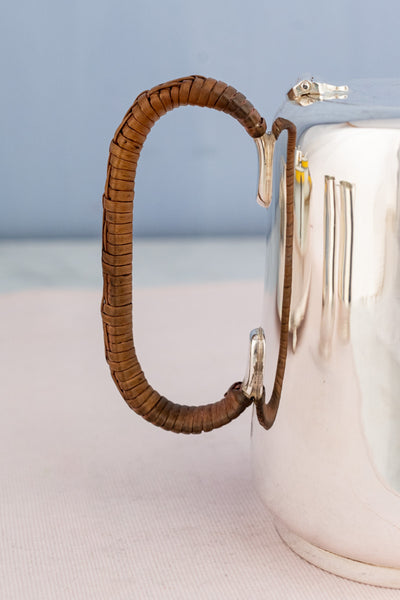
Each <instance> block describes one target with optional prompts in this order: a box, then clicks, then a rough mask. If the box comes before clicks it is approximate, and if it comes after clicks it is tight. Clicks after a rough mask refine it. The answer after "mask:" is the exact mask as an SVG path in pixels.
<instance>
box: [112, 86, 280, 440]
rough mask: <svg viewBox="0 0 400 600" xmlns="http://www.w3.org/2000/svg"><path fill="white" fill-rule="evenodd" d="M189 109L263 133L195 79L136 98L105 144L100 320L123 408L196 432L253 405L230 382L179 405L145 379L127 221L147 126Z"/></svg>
mask: <svg viewBox="0 0 400 600" xmlns="http://www.w3.org/2000/svg"><path fill="white" fill-rule="evenodd" d="M188 104H189V105H195V106H207V107H209V108H215V109H216V110H221V111H223V112H225V113H227V114H229V115H231V116H233V117H234V118H235V119H237V120H238V121H239V123H241V124H242V125H243V127H244V128H245V129H246V131H247V132H248V133H249V135H250V136H252V137H254V138H256V137H259V136H261V135H263V134H264V133H265V131H266V123H265V121H264V119H263V118H262V117H260V115H259V113H258V112H257V111H256V109H255V108H254V107H253V105H252V104H251V103H250V102H249V101H248V100H247V99H246V98H245V97H244V96H243V95H242V94H240V93H239V92H237V91H236V90H235V89H234V88H233V87H231V86H228V85H227V84H225V83H223V82H221V81H216V80H215V79H211V78H205V77H200V76H191V77H185V78H182V79H176V80H174V81H169V82H167V83H164V84H162V85H159V86H157V87H154V88H152V89H151V90H149V91H146V92H143V93H142V94H140V95H139V96H138V97H137V98H136V100H135V102H134V103H133V105H132V107H131V108H130V109H129V111H128V112H127V114H126V115H125V117H124V119H123V121H122V123H121V125H120V126H119V127H118V129H117V131H116V133H115V135H114V138H113V140H112V141H111V144H110V155H109V159H108V168H107V180H106V185H105V192H104V196H103V209H104V212H103V252H102V266H103V282H104V287H103V298H102V305H101V314H102V319H103V328H104V343H105V351H106V359H107V362H108V364H109V366H110V370H111V375H112V377H113V379H114V381H115V383H116V385H117V387H118V389H119V390H120V392H121V394H122V396H123V398H124V399H125V401H126V402H127V404H128V405H129V406H130V407H131V408H132V409H133V410H134V411H135V412H136V413H138V414H139V415H141V416H142V417H144V418H145V419H146V420H148V421H150V422H151V423H153V424H154V425H157V426H159V427H162V428H163V429H167V430H169V431H174V432H176V433H201V432H202V431H210V430H211V429H216V428H217V427H221V426H222V425H225V424H226V423H229V422H230V421H231V420H233V419H235V418H236V417H237V416H238V415H239V414H241V413H242V412H243V411H244V410H245V408H246V407H247V406H249V405H250V404H251V402H252V399H248V398H246V397H245V396H244V394H243V392H242V391H241V389H240V383H235V384H233V385H232V386H231V387H230V388H229V390H228V391H227V392H226V394H225V395H224V397H223V398H222V399H221V400H220V401H219V402H216V403H214V404H206V405H203V406H185V405H179V404H174V403H173V402H171V401H170V400H167V399H166V398H165V397H164V396H161V395H160V394H159V393H158V392H157V391H155V390H154V389H153V388H152V387H151V386H150V384H149V383H148V381H147V380H146V377H145V375H144V373H143V371H142V369H141V366H140V364H139V361H138V358H137V356H136V351H135V346H134V338H133V330H132V219H133V198H134V185H135V174H136V166H137V162H138V159H139V156H140V151H141V149H142V146H143V144H144V141H145V140H146V137H147V134H148V133H149V132H150V129H151V128H152V126H153V125H154V123H155V122H156V121H157V120H158V119H159V118H160V117H161V116H162V115H164V114H165V113H166V112H168V111H169V110H172V109H173V108H177V107H178V106H182V105H188ZM289 241H290V240H289ZM289 301H290V298H289ZM283 312H284V314H283V316H285V311H283ZM286 337H287V326H286ZM285 357H286V354H285ZM283 368H284V365H283ZM282 377H283V375H282ZM279 395H280V394H279Z"/></svg>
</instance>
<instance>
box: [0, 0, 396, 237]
mask: <svg viewBox="0 0 400 600" xmlns="http://www.w3.org/2000/svg"><path fill="white" fill-rule="evenodd" d="M1 13H2V18H1V25H0V27H1V31H0V60H1V65H2V68H1V72H2V93H1V95H0V104H1V110H0V119H1V121H0V125H1V140H2V142H3V143H2V156H1V170H2V173H1V188H0V189H1V218H0V235H1V236H2V237H39V236H46V237H54V236H86V235H96V234H99V232H100V222H101V195H102V190H103V185H104V179H105V167H106V159H107V152H108V144H109V140H110V139H111V137H112V136H113V134H114V131H115V128H116V126H117V125H118V123H119V121H120V120H121V118H122V116H123V114H124V113H125V111H126V109H127V108H128V107H129V106H130V104H131V103H132V101H133V100H134V98H135V97H136V96H137V94H138V93H139V92H141V91H142V90H143V89H148V88H149V87H152V86H153V85H155V84H157V83H161V82H163V81H167V80H169V79H173V78H175V77H180V76H182V75H189V74H193V73H199V74H204V75H208V76H212V77H216V78H218V79H223V80H225V81H226V82H228V83H230V84H231V85H233V86H235V87H237V88H238V89H239V90H240V91H242V92H243V93H244V94H246V95H247V97H248V98H249V99H250V100H251V101H252V102H253V103H254V104H255V106H256V107H257V108H258V110H259V111H260V112H261V113H262V114H264V116H265V117H266V118H267V120H268V121H269V122H271V120H272V117H273V115H274V114H275V112H276V111H277V109H278V107H279V104H280V103H281V102H282V99H283V94H284V92H285V91H286V90H287V89H288V88H289V87H291V85H292V84H293V83H294V82H295V81H296V79H297V78H298V77H299V76H301V75H302V74H303V73H311V74H313V75H315V76H317V77H321V78H322V79H323V80H327V81H331V82H335V83H345V82H346V81H347V80H349V79H351V78H354V77H376V76H386V77H392V76H397V74H398V65H399V60H398V58H399V48H400V45H399V43H398V36H399V30H400V28H399V25H400V3H398V2H396V0H392V1H390V2H388V1H384V2H379V3H376V2H372V1H369V0H367V1H364V2H360V1H357V2H355V1H353V0H347V1H346V0H335V1H334V2H322V1H321V0H311V1H307V0H302V1H301V0H298V1H297V2H294V1H293V0H290V1H288V0H286V1H285V2H278V1H275V2H268V1H262V0H247V1H243V0H240V1H239V0H233V1H228V0H227V1H225V2H222V1H218V0H201V1H200V2H196V3H195V2H191V1H190V0H186V1H185V0H164V1H160V0H153V1H147V2H145V1H138V0H113V1H112V0H59V1H57V0H35V1H32V0H20V1H17V2H14V3H13V2H8V3H3V6H2V9H1ZM256 176H257V167H256V152H255V148H254V143H253V142H252V140H251V139H250V138H249V137H248V136H247V135H246V133H245V132H244V130H243V129H242V128H241V127H240V125H238V124H237V123H236V122H235V121H234V120H233V119H230V118H229V117H227V116H226V115H223V114H221V113H216V112H214V111H210V110H204V109H202V110H201V109H198V108H185V109H180V110H178V111H174V112H172V113H169V114H168V115H166V116H165V117H164V118H163V119H161V121H160V122H158V123H157V125H156V127H155V128H154V130H153V131H152V133H151V135H150V136H149V139H148V140H147V142H146V145H145V148H144V150H143V154H142V158H141V161H140V168H139V169H138V177H137V186H136V206H135V211H136V226H135V232H136V234H138V235H192V234H195V235H197V234H207V235H212V234H251V233H253V232H254V233H259V232H261V231H263V227H264V218H265V213H263V211H262V209H260V208H259V207H257V205H256V204H255V188H256Z"/></svg>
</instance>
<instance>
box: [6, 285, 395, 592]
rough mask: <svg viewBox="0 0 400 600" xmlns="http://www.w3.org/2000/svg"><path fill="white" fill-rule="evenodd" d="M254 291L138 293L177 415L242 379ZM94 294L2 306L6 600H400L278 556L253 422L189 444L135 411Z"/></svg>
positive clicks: (34, 294)
mask: <svg viewBox="0 0 400 600" xmlns="http://www.w3.org/2000/svg"><path fill="white" fill-rule="evenodd" d="M261 291H262V288H261V284H260V283H258V282H245V283H240V282H234V283H221V284H212V285H207V284H199V285H187V286H185V285H182V286H174V287H171V288H166V287H159V288H152V289H142V290H139V291H137V292H136V304H135V315H136V316H137V326H136V338H137V349H138V353H139V355H140V356H141V357H142V363H143V366H144V368H145V369H146V371H147V374H148V376H149V379H150V380H151V381H152V383H153V385H154V386H155V387H157V388H158V389H160V390H162V392H163V393H165V394H166V395H168V396H169V397H170V398H171V399H174V400H179V401H181V402H182V401H186V402H187V403H189V402H193V403H201V402H204V401H211V400H213V399H219V398H220V397H221V396H222V394H223V393H224V392H225V390H226V389H227V388H228V387H229V385H230V384H231V383H233V381H235V380H238V379H241V378H242V375H243V371H244V367H245V359H246V353H247V339H248V332H249V330H250V329H252V328H253V327H256V326H258V325H259V312H260V302H259V300H260V296H261ZM100 295H101V293H100V291H97V290H96V291H83V290H76V291H74V290H68V291H67V290H36V291H34V290H33V291H21V292H15V293H6V294H3V295H1V296H0V308H1V314H2V317H3V322H2V327H1V339H0V356H1V379H0V388H1V409H2V410H1V413H2V418H1V424H0V448H1V453H0V476H1V479H0V484H1V485H0V499H1V523H0V525H1V542H0V544H1V547H0V570H1V576H0V598H1V599H2V600H22V599H23V600H47V599H51V600H55V599H57V600H64V599H68V600H70V599H77V600H84V599H91V600H93V599H96V600H103V599H104V600H132V599H141V600H142V599H143V600H144V599H148V598H149V599H150V598H151V599H155V598H157V599H158V598H160V599H164V598H165V599H174V600H175V599H182V600H187V599H189V598H190V599H191V598H194V599H210V600H211V599H218V600H220V599H232V600H236V599H238V600H239V599H242V598H245V599H248V598H251V599H258V598H260V599H266V598H274V599H280V598H282V599H285V600H290V599H307V600H309V599H314V598H315V599H321V598H323V599H325V598H326V599H336V598H363V599H367V600H368V599H371V600H372V599H376V600H378V599H379V600H381V599H382V600H389V599H390V600H392V599H393V600H394V599H399V598H400V592H398V591H395V590H384V589H379V588H374V587H370V586H365V585H361V584H356V583H352V582H350V581H346V580H343V579H340V578H338V577H335V576H333V575H329V574H327V573H324V572H323V571H320V570H319V569H317V568H315V567H313V566H311V565H309V564H307V563H306V562H304V561H303V560H301V559H300V558H298V557H297V556H295V555H294V554H293V553H292V552H291V551H290V550H289V549H288V548H287V547H286V546H285V545H284V544H283V542H282V541H281V540H280V538H279V537H278V535H277V533H276V532H275V529H274V527H273V523H272V519H271V516H270V514H269V513H268V510H267V509H266V508H265V507H264V505H263V504H262V502H261V501H260V499H259V498H258V497H257V495H256V492H255V491H254V489H253V486H252V480H251V461H250V416H251V415H250V410H247V412H245V413H244V414H243V415H242V416H241V417H240V418H239V419H238V420H237V421H235V422H234V423H232V424H231V425H229V426H227V427H225V428H224V429H222V430H219V431H216V432H211V433H208V434H203V435H201V436H192V437H188V436H178V435H176V434H172V433H167V432H163V431H161V430H159V429H156V428H154V427H152V426H151V425H149V424H148V423H146V422H145V421H144V420H142V419H141V418H139V417H137V416H136V415H134V413H132V412H131V411H130V410H129V408H128V407H127V406H126V405H125V403H124V402H123V400H122V398H121V397H120V396H119V393H118V391H117V389H116V388H115V386H114V384H113V382H112V380H111V378H110V376H109V372H108V368H107V367H106V363H105V360H104V353H103V347H102V331H101V322H100V314H99V306H100ZM299 518H301V515H299Z"/></svg>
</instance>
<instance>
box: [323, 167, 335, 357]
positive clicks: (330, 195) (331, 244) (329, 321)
mask: <svg viewBox="0 0 400 600" xmlns="http://www.w3.org/2000/svg"><path fill="white" fill-rule="evenodd" d="M336 213H337V199H336V183H335V178H334V177H331V176H330V175H325V193H324V254H323V257H324V265H323V279H322V311H321V330H320V341H319V352H320V354H321V356H322V357H323V358H325V359H326V360H327V359H328V358H329V357H330V355H331V352H332V339H333V334H334V327H335V312H336V310H335V309H336V219H337V217H336Z"/></svg>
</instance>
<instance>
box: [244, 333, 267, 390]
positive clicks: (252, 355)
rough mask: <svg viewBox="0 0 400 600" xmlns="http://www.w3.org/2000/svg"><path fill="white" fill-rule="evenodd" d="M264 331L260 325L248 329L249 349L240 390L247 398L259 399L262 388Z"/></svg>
mask: <svg viewBox="0 0 400 600" xmlns="http://www.w3.org/2000/svg"><path fill="white" fill-rule="evenodd" d="M264 360H265V333H264V330H263V328H262V327H258V328H257V329H253V330H252V331H250V351H249V360H248V365H247V370H246V375H245V377H244V378H243V382H242V386H241V389H242V392H243V394H244V395H245V396H246V397H247V398H254V399H255V400H259V399H260V398H262V395H263V388H264Z"/></svg>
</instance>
